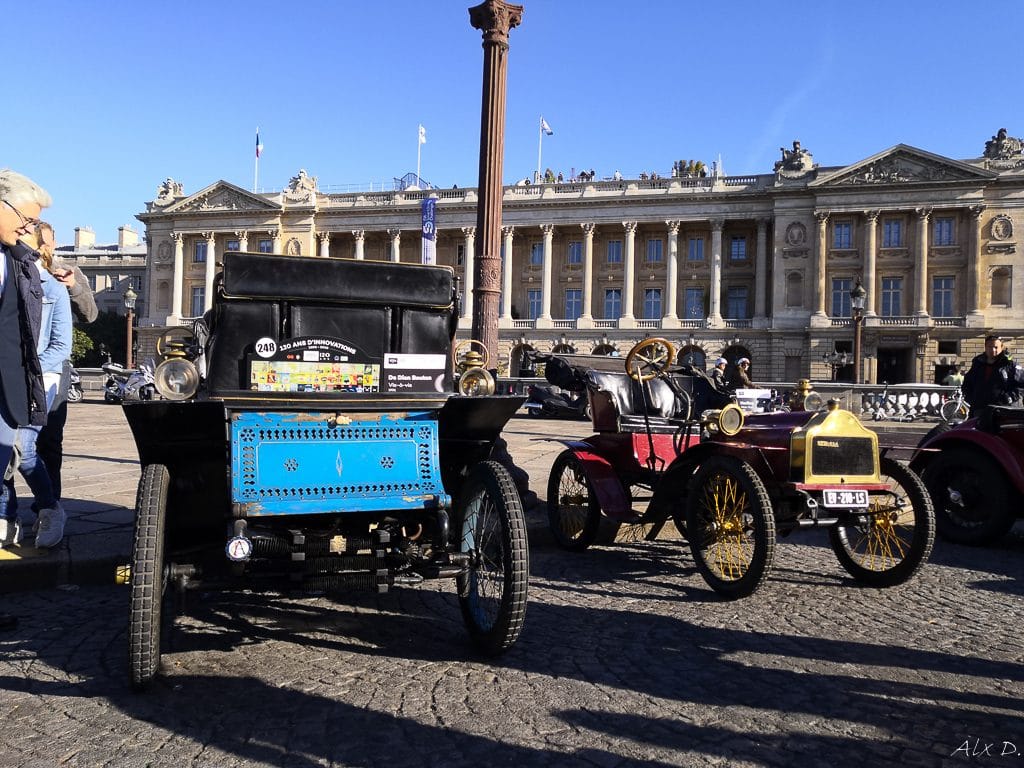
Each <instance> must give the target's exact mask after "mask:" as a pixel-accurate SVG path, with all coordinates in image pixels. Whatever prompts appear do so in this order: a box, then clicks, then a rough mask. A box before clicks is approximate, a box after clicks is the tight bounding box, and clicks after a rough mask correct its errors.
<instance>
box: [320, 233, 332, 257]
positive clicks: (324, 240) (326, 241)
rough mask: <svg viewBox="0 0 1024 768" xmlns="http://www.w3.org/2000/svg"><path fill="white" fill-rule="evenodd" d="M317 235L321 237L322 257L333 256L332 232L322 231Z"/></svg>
mask: <svg viewBox="0 0 1024 768" xmlns="http://www.w3.org/2000/svg"><path fill="white" fill-rule="evenodd" d="M317 237H319V238H320V257H321V258H324V259H329V258H330V257H331V233H330V232H321V233H320V234H318V235H317Z"/></svg>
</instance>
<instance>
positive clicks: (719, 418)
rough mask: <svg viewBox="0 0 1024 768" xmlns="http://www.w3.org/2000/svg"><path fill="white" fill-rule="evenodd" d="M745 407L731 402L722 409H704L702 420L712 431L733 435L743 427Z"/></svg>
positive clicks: (728, 435)
mask: <svg viewBox="0 0 1024 768" xmlns="http://www.w3.org/2000/svg"><path fill="white" fill-rule="evenodd" d="M743 421H744V419H743V409H742V408H740V407H739V406H738V405H736V403H729V404H728V405H727V406H725V407H724V408H722V410H720V411H716V410H711V411H704V413H702V414H701V422H702V423H703V424H704V426H706V427H707V428H708V429H710V430H711V431H712V432H719V433H721V434H723V435H725V436H727V437H732V436H733V435H735V434H736V433H737V432H739V431H740V430H741V429H743Z"/></svg>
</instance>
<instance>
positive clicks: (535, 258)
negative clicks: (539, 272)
mask: <svg viewBox="0 0 1024 768" xmlns="http://www.w3.org/2000/svg"><path fill="white" fill-rule="evenodd" d="M543 264H544V243H533V244H532V245H531V246H530V266H531V267H540V266H543Z"/></svg>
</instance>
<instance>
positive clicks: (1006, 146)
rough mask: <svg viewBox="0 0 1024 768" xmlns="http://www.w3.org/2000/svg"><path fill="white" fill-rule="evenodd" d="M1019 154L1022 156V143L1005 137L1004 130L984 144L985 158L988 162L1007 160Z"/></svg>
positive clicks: (1023, 152) (1010, 137)
mask: <svg viewBox="0 0 1024 768" xmlns="http://www.w3.org/2000/svg"><path fill="white" fill-rule="evenodd" d="M1020 154H1024V141H1021V140H1020V139H1015V138H1014V137H1013V136H1007V135H1006V129H1005V128H1000V129H999V132H998V133H996V135H995V136H993V137H992V138H991V139H989V140H988V141H986V142H985V157H987V158H989V159H990V160H1007V159H1009V158H1011V157H1014V156H1016V155H1020Z"/></svg>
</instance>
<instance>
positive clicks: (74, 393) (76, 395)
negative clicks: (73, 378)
mask: <svg viewBox="0 0 1024 768" xmlns="http://www.w3.org/2000/svg"><path fill="white" fill-rule="evenodd" d="M82 394H83V393H82V389H81V387H78V386H76V385H74V384H72V385H71V386H70V387H68V402H69V403H80V402H81V401H82Z"/></svg>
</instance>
